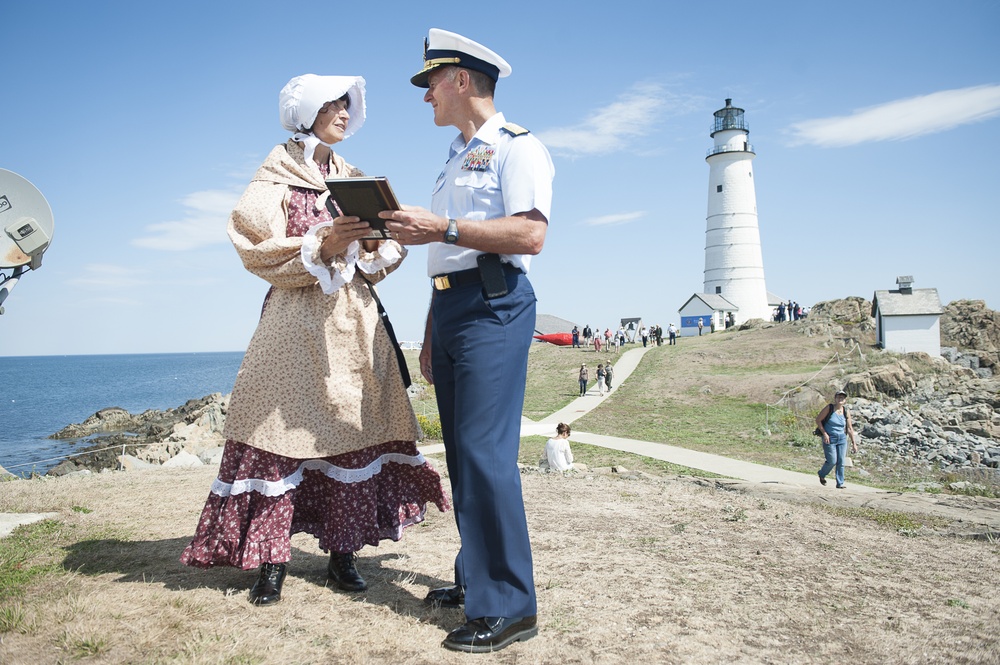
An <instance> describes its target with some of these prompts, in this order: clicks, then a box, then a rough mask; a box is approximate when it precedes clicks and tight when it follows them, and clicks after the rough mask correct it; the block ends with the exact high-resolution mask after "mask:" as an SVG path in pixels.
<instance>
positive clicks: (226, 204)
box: [132, 189, 240, 251]
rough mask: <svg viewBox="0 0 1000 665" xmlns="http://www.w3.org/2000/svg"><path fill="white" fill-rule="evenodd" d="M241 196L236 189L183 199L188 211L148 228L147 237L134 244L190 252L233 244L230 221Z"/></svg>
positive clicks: (135, 241) (198, 193)
mask: <svg viewBox="0 0 1000 665" xmlns="http://www.w3.org/2000/svg"><path fill="white" fill-rule="evenodd" d="M239 197H240V193H239V192H237V191H234V190H219V189H216V190H207V191H204V192H195V193H193V194H189V195H188V196H185V197H184V198H183V199H181V203H182V204H183V205H184V207H185V208H186V210H185V212H184V218H183V219H181V220H178V221H170V222H158V223H156V224H150V225H148V226H146V228H145V231H146V233H147V235H145V236H143V237H141V238H136V239H134V240H133V241H132V244H133V245H135V246H136V247H145V248H146V249H160V250H165V251H186V250H192V249H198V248H199V247H206V246H209V245H217V244H220V243H226V242H229V239H228V237H227V236H226V220H227V219H228V218H229V213H230V212H231V211H232V209H233V206H235V205H236V202H237V201H238V200H239Z"/></svg>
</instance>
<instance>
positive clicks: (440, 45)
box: [410, 28, 510, 88]
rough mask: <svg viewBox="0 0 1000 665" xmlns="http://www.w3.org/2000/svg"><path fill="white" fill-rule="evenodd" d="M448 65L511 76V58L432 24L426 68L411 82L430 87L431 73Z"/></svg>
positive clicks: (425, 62)
mask: <svg viewBox="0 0 1000 665" xmlns="http://www.w3.org/2000/svg"><path fill="white" fill-rule="evenodd" d="M446 65H454V66H455V67H465V68H466V69H472V70H474V71H477V72H482V73H483V74H486V75H487V76H489V77H490V78H491V79H493V80H494V81H496V80H497V79H501V78H504V77H505V76H510V65H508V64H507V61H506V60H504V59H503V58H501V57H500V56H499V55H497V54H496V53H494V52H493V51H491V50H489V49H488V48H486V47H485V46H483V45H482V44H480V43H478V42H474V41H472V40H471V39H469V38H468V37H463V36H462V35H459V34H456V33H454V32H448V31H447V30H441V29H439V28H431V29H430V31H429V32H428V33H427V39H425V40H424V68H423V69H421V70H420V71H419V72H417V73H416V74H414V75H413V76H412V77H410V83H412V84H413V85H415V86H417V87H418V88H427V87H430V86H429V84H428V83H427V77H428V76H429V75H430V73H431V72H432V71H434V70H435V69H437V68H438V67H444V66H446Z"/></svg>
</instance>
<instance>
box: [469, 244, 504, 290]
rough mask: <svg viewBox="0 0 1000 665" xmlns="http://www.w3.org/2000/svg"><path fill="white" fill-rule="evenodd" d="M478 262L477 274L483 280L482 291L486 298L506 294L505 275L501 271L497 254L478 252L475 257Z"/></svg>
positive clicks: (501, 266)
mask: <svg viewBox="0 0 1000 665" xmlns="http://www.w3.org/2000/svg"><path fill="white" fill-rule="evenodd" d="M476 261H477V262H478V263H479V276H480V277H481V278H482V280H483V293H485V294H486V298H487V299H492V298H499V297H501V296H505V295H507V277H506V275H504V272H503V264H502V263H500V255H499V254H480V255H479V256H478V257H476Z"/></svg>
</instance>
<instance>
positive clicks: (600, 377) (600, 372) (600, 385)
mask: <svg viewBox="0 0 1000 665" xmlns="http://www.w3.org/2000/svg"><path fill="white" fill-rule="evenodd" d="M597 391H598V392H599V393H600V394H601V397H604V365H598V366H597Z"/></svg>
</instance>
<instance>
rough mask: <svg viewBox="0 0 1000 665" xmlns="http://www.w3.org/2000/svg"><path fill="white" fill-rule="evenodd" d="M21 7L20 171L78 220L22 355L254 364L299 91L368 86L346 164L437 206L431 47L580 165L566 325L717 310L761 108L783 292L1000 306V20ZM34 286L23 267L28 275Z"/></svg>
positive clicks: (440, 5)
mask: <svg viewBox="0 0 1000 665" xmlns="http://www.w3.org/2000/svg"><path fill="white" fill-rule="evenodd" d="M289 7H291V5H288V4H287V3H280V5H279V3H274V2H267V3H263V2H210V1H203V2H199V3H192V2H187V1H186V0H184V1H178V2H173V3H137V2H92V3H77V2H53V1H51V0H34V1H33V2H30V3H29V2H10V3H7V4H6V5H5V7H4V10H3V23H4V38H3V40H0V72H2V80H3V88H4V91H3V98H4V105H3V111H2V113H0V168H4V169H7V170H10V171H13V172H15V173H18V174H20V175H21V176H23V177H25V178H27V179H28V180H30V181H31V182H32V183H33V184H34V185H35V186H36V187H38V189H39V190H41V192H42V193H43V194H44V195H45V197H46V198H47V199H48V201H49V203H50V204H51V207H52V210H53V213H54V216H55V234H54V239H53V242H52V245H51V247H50V248H49V250H48V251H47V252H46V253H45V256H44V262H43V265H42V267H41V268H40V269H39V270H37V271H32V272H29V273H27V274H26V275H25V276H24V277H23V279H22V280H21V282H20V283H19V284H18V285H17V287H16V289H14V290H13V291H12V293H11V294H10V296H9V298H8V299H7V301H6V302H5V303H4V306H5V308H6V313H5V314H4V315H3V316H0V355H51V354H89V353H145V352H190V351H240V350H243V349H244V348H245V347H246V344H247V342H248V341H249V339H250V336H251V335H252V333H253V330H254V326H255V325H256V320H257V317H258V315H259V311H260V303H261V299H262V297H263V295H264V293H265V291H266V288H267V286H266V284H265V283H264V282H262V281H261V280H259V279H258V278H256V277H254V276H252V275H250V274H249V273H247V272H246V271H245V270H244V269H243V268H242V266H241V264H240V262H239V260H238V258H237V256H236V253H235V252H234V251H233V249H232V247H231V245H230V244H229V241H228V239H227V237H226V234H225V225H226V218H227V216H228V212H229V210H230V208H231V207H232V205H233V203H234V202H235V201H236V199H237V197H238V196H239V194H240V193H241V192H242V190H243V189H244V187H245V186H246V184H247V182H248V181H249V178H250V176H251V175H252V174H253V172H254V171H255V170H256V168H257V166H258V165H259V163H260V162H261V161H262V160H263V158H264V156H265V155H266V154H267V153H268V151H269V150H270V149H271V148H272V147H273V146H274V145H275V144H277V143H280V142H282V141H284V140H285V138H286V137H287V135H286V133H285V132H284V131H283V130H282V129H281V126H280V124H279V122H278V113H277V95H278V91H279V90H280V88H281V87H282V86H283V85H284V84H285V82H287V80H288V79H289V78H291V77H292V76H295V75H298V74H303V73H308V72H312V73H317V74H360V75H362V76H364V77H365V78H366V79H367V82H368V119H367V122H366V124H365V126H364V128H363V129H362V130H361V131H360V132H359V133H358V134H357V135H355V136H353V137H351V138H350V139H348V140H347V141H345V142H344V143H342V144H340V145H339V147H338V151H339V152H340V153H341V154H342V155H344V157H345V158H346V159H347V160H348V161H349V162H351V163H353V164H355V165H356V166H358V167H360V168H361V169H363V170H364V171H366V172H367V173H368V174H369V175H385V176H388V177H389V179H390V181H391V182H392V185H393V187H394V189H395V191H396V194H397V195H398V196H399V198H400V199H401V200H402V201H403V202H405V203H410V204H414V205H424V206H426V205H428V204H429V201H430V189H431V185H432V183H433V182H434V179H435V177H436V176H437V174H438V172H439V170H440V168H441V166H442V164H443V163H444V160H445V158H446V154H447V147H448V144H449V142H450V141H451V139H452V138H453V136H454V130H452V129H450V128H438V127H435V126H434V124H433V122H432V115H431V109H430V107H429V106H428V105H426V104H424V103H423V102H422V99H421V97H422V91H421V90H418V89H417V88H414V87H413V86H411V85H410V84H409V81H408V79H409V76H410V75H411V74H413V73H414V72H416V71H417V69H418V68H419V66H420V60H421V49H422V40H423V37H424V36H425V35H426V33H427V29H428V28H431V27H440V28H444V29H448V30H453V31H456V32H460V33H463V34H466V35H467V36H469V37H471V38H473V39H476V40H478V41H481V42H483V43H485V44H486V45H487V46H489V47H491V48H493V49H494V50H495V51H497V52H498V53H500V54H501V55H503V56H504V57H505V58H506V59H507V60H508V62H510V63H511V65H512V67H513V74H512V75H511V77H509V78H507V79H504V80H502V81H501V82H500V85H499V87H498V92H497V99H496V103H497V107H498V108H499V109H500V110H501V111H503V112H504V113H505V115H506V116H507V119H508V120H511V121H514V122H517V123H518V124H520V125H523V126H524V127H527V128H529V129H530V130H532V131H533V132H534V133H536V134H537V135H538V136H539V137H540V138H541V139H542V140H543V141H544V142H545V143H546V144H547V145H548V146H549V149H550V151H551V152H552V154H553V158H554V162H555V165H556V178H555V182H554V188H555V194H554V203H553V209H552V218H551V220H550V226H549V232H548V237H547V240H546V245H545V249H544V250H543V252H542V254H541V255H540V256H538V257H536V259H535V260H533V261H532V271H531V277H532V281H533V283H534V285H535V290H536V292H537V294H538V298H539V312H542V313H546V314H552V315H555V316H560V317H563V318H565V319H569V320H571V321H575V322H577V323H579V324H580V325H583V324H586V323H589V324H590V325H591V326H595V327H596V326H600V327H602V328H603V327H609V326H612V325H614V324H616V323H617V322H618V320H619V319H620V318H621V317H632V316H641V317H643V319H644V320H645V321H646V322H647V323H660V324H661V325H663V326H664V327H665V326H666V324H667V323H669V322H671V321H674V322H677V321H678V320H679V319H678V315H677V309H678V308H679V307H680V306H681V305H682V304H683V303H684V301H686V300H687V298H688V297H689V296H690V295H691V294H692V293H695V292H699V291H701V290H702V284H703V277H702V271H703V269H704V237H705V214H706V202H707V186H708V166H707V164H706V162H705V154H706V152H707V150H708V149H709V148H710V147H711V146H712V139H711V138H710V137H709V131H710V130H709V128H710V126H711V122H712V113H713V112H714V111H715V110H717V109H719V108H721V107H722V106H723V105H724V100H725V99H726V98H727V97H730V98H732V99H733V103H734V105H736V106H740V107H742V108H744V109H746V120H747V122H748V123H749V126H750V141H751V143H753V145H754V147H755V150H756V153H757V157H756V159H755V160H754V178H755V182H756V187H757V208H758V216H759V222H760V232H761V240H762V247H763V255H764V268H765V276H766V280H767V287H768V290H769V291H771V292H773V293H775V294H778V295H779V296H782V297H783V298H786V299H789V298H790V299H793V300H796V301H798V302H800V303H802V304H804V305H812V304H813V303H815V302H819V301H822V300H829V299H833V298H841V297H846V296H851V295H858V296H863V297H865V298H869V299H870V298H871V296H872V293H873V292H874V291H875V290H876V289H887V288H895V278H896V277H897V276H898V275H913V276H914V278H915V280H916V282H915V284H914V286H915V287H917V288H928V287H935V288H937V289H938V291H939V293H940V295H941V298H942V300H943V301H944V302H948V301H951V300H955V299H962V298H971V299H981V300H985V301H986V303H987V305H988V306H989V307H991V308H992V309H1000V280H998V276H1000V271H998V269H997V248H998V247H1000V230H998V229H1000V224H998V221H1000V212H998V208H997V205H996V198H995V197H996V191H997V189H998V186H1000V167H998V166H997V164H998V162H997V159H996V157H995V149H994V146H996V145H1000V40H998V39H997V37H996V35H997V33H998V31H1000V3H997V2H994V1H988V2H987V1H979V0H959V1H957V2H955V1H949V2H921V1H916V2H896V1H886V2H870V1H866V2H854V1H853V0H851V1H847V2H839V3H812V2H766V1H765V2H759V3H740V4H737V5H732V4H725V5H718V6H714V5H711V4H705V3H693V2H692V3H679V2H667V1H664V0H659V1H655V2H654V1H651V2H621V3H617V4H608V3H591V2H580V1H579V0H578V1H576V2H559V1H552V2H530V3H529V2H522V1H520V0H514V1H511V2H507V3H504V4H503V6H502V8H498V7H497V6H495V5H490V4H488V3H469V2H468V1H467V0H466V1H463V2H437V3H413V2H395V1H392V0H389V1H387V2H382V3H339V2H326V3H307V4H306V5H303V9H302V11H300V12H298V13H297V15H292V14H291V13H290V10H289V9H288V8H289ZM425 262H426V251H425V249H424V248H415V249H413V250H412V251H411V254H410V256H409V257H408V258H407V260H406V262H405V264H404V265H403V266H402V267H401V268H400V269H399V270H398V271H397V272H396V273H395V274H394V275H393V276H392V277H391V278H390V279H389V280H387V281H386V282H384V283H383V285H382V286H381V287H380V292H381V294H382V298H383V301H384V302H385V305H386V307H387V309H388V311H389V314H390V316H391V318H392V320H393V323H394V325H395V328H396V331H397V333H398V334H399V336H400V338H401V339H420V337H421V335H422V329H423V319H424V315H425V313H426V307H427V302H428V297H429V293H430V287H429V282H428V280H427V278H426V272H425V267H426V266H425ZM6 272H8V273H9V271H6Z"/></svg>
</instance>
